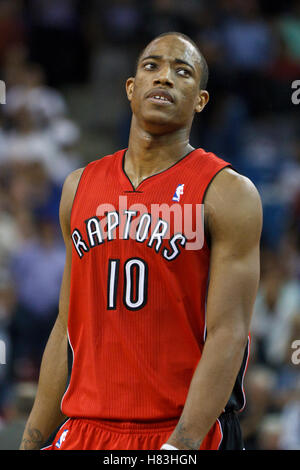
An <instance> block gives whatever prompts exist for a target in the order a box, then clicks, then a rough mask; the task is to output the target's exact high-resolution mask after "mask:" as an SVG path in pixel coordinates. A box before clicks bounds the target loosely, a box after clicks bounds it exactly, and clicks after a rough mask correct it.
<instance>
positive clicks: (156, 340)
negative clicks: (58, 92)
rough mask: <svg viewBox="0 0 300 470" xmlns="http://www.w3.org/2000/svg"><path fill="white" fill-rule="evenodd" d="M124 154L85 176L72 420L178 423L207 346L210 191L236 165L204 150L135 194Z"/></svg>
mask: <svg viewBox="0 0 300 470" xmlns="http://www.w3.org/2000/svg"><path fill="white" fill-rule="evenodd" d="M125 152H126V151H125V150H122V151H118V152H116V153H115V154H113V155H109V156H106V157H104V158H101V159H99V160H96V161H94V162H92V163H90V164H88V165H87V166H86V168H85V169H84V171H83V173H82V176H81V179H80V182H79V185H78V188H77V192H76V196H75V199H74V203H73V208H72V215H71V234H72V268H71V269H72V271H71V290H70V307H69V320H68V334H69V343H70V346H71V349H72V353H73V361H72V371H71V378H70V383H69V386H68V389H67V391H66V393H65V395H64V397H63V400H62V411H63V413H64V414H65V415H67V416H69V417H86V418H98V419H108V420H123V421H160V420H168V419H172V418H176V417H179V416H180V414H181V412H182V408H183V406H184V403H185V399H186V396H187V392H188V388H189V385H190V382H191V378H192V375H193V372H194V370H195V368H196V366H197V364H198V361H199V360H200V358H201V353H202V350H203V346H204V342H205V304H206V292H207V284H208V273H209V259H210V251H209V248H208V246H207V243H206V241H205V237H203V224H202V215H203V211H202V209H203V207H202V206H201V205H202V203H203V201H204V195H205V192H206V190H207V188H208V186H209V184H210V182H211V181H212V179H213V178H214V176H215V175H216V174H217V173H218V172H219V171H220V170H221V169H223V168H224V167H226V166H229V163H227V162H225V161H223V160H221V159H220V158H218V157H216V156H215V155H214V154H212V153H207V152H205V151H204V150H202V149H196V150H194V151H192V152H191V153H189V154H188V155H186V156H185V157H183V158H182V159H181V160H180V161H178V162H177V163H176V164H174V165H173V166H171V167H170V168H168V169H167V170H165V171H162V172H161V173H158V174H156V175H153V176H151V177H148V178H146V179H145V180H143V181H142V182H141V183H140V185H139V186H138V187H137V188H136V189H134V188H133V186H132V184H131V182H130V180H129V179H128V177H127V175H126V174H125V172H124V156H125Z"/></svg>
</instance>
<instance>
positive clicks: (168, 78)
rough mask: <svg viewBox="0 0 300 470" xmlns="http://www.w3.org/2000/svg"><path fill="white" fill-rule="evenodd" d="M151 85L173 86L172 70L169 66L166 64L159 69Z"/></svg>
mask: <svg viewBox="0 0 300 470" xmlns="http://www.w3.org/2000/svg"><path fill="white" fill-rule="evenodd" d="M153 85H155V86H157V85H165V86H166V85H167V86H169V87H173V86H174V81H173V79H172V70H171V67H170V66H169V65H167V64H166V65H165V66H164V67H161V68H160V69H159V71H158V73H157V75H156V76H155V77H154V80H153Z"/></svg>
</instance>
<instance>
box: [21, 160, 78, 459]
mask: <svg viewBox="0 0 300 470" xmlns="http://www.w3.org/2000/svg"><path fill="white" fill-rule="evenodd" d="M82 171H83V169H82V168H81V169H79V170H76V171H74V172H72V173H71V174H70V175H69V176H68V177H67V178H66V181H65V183H64V186H63V190H62V196H61V202H60V212H59V216H60V224H61V230H62V235H63V238H64V242H65V246H66V261H65V268H64V273H63V279H62V284H61V290H60V298H59V312H58V316H57V319H56V322H55V324H54V327H53V329H52V332H51V334H50V337H49V340H48V342H47V345H46V348H45V351H44V354H43V359H42V364H41V370H40V377H39V383H38V390H37V395H36V399H35V402H34V405H33V408H32V411H31V413H30V416H29V418H28V421H27V424H26V427H25V431H24V434H23V438H22V442H21V445H20V450H35V449H40V448H41V447H42V445H43V443H44V442H45V441H46V439H47V438H48V437H49V436H50V435H51V433H52V432H53V431H54V430H55V429H56V428H57V426H59V425H60V423H62V421H63V420H64V419H65V416H64V415H63V414H62V413H61V410H60V402H61V399H62V396H63V394H64V392H65V387H66V382H67V375H68V367H67V341H68V339H67V322H68V308H69V290H70V271H71V242H70V216H71V209H72V204H73V200H74V196H75V193H76V189H77V186H78V182H79V179H80V176H81V174H82Z"/></svg>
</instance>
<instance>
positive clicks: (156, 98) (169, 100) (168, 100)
mask: <svg viewBox="0 0 300 470" xmlns="http://www.w3.org/2000/svg"><path fill="white" fill-rule="evenodd" d="M146 99H147V100H149V101H151V102H152V103H155V104H159V105H169V104H173V103H174V99H173V96H172V95H171V94H170V93H169V92H168V91H166V90H163V89H161V88H156V89H154V90H151V91H150V92H149V93H148V94H147V95H146Z"/></svg>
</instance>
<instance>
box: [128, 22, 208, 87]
mask: <svg viewBox="0 0 300 470" xmlns="http://www.w3.org/2000/svg"><path fill="white" fill-rule="evenodd" d="M164 36H179V37H180V38H182V39H185V40H186V41H188V42H189V43H190V44H192V46H193V47H194V48H195V49H196V51H197V52H198V54H199V57H200V61H201V69H202V73H201V79H200V89H201V90H205V89H206V87H207V82H208V77H209V69H208V65H207V62H206V59H205V57H204V55H203V54H202V52H201V51H200V49H199V47H198V46H197V44H196V43H195V42H194V41H193V40H192V39H191V38H190V37H189V36H187V35H186V34H184V33H180V32H177V31H169V32H167V33H161V34H159V35H158V36H156V37H155V38H153V40H152V41H155V40H156V39H159V38H163V37H164ZM152 41H150V42H152ZM150 42H149V43H148V44H150ZM148 44H147V46H148ZM147 46H145V47H144V49H143V50H142V52H141V53H140V54H139V57H138V60H137V64H138V63H139V61H140V58H141V56H142V55H143V53H144V50H145V49H146V47H147Z"/></svg>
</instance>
